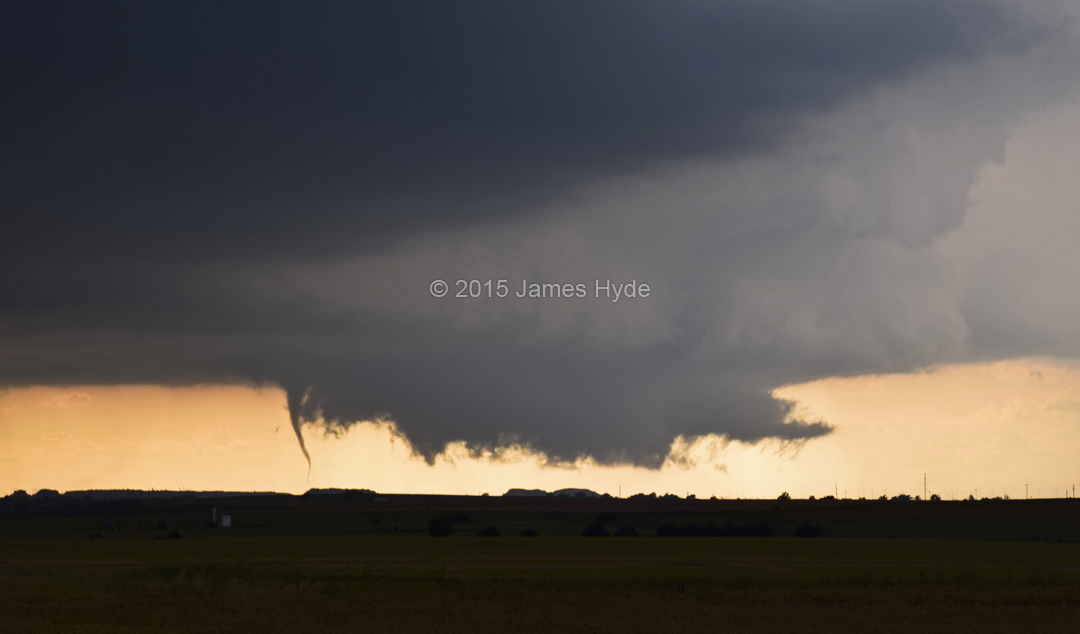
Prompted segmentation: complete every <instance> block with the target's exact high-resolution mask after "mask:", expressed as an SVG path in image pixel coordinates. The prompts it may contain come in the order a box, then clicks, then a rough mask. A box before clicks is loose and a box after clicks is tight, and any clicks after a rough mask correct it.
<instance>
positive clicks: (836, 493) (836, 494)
mask: <svg viewBox="0 0 1080 634" xmlns="http://www.w3.org/2000/svg"><path fill="white" fill-rule="evenodd" d="M832 486H833V497H834V498H838V497H840V485H839V484H836V483H833V485H832Z"/></svg>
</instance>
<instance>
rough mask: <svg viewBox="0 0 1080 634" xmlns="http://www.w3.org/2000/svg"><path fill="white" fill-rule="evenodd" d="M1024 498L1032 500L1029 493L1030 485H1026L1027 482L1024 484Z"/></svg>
mask: <svg viewBox="0 0 1080 634" xmlns="http://www.w3.org/2000/svg"><path fill="white" fill-rule="evenodd" d="M1024 499H1025V500H1030V499H1031V496H1030V495H1028V485H1026V484H1025V485H1024Z"/></svg>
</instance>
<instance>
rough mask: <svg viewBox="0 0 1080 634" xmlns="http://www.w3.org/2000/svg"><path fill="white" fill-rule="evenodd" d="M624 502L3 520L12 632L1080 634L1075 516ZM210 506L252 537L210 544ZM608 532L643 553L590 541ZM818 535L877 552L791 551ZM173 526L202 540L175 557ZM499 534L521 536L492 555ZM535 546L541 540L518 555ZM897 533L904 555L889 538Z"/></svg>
mask: <svg viewBox="0 0 1080 634" xmlns="http://www.w3.org/2000/svg"><path fill="white" fill-rule="evenodd" d="M624 502H626V501H622V500H554V501H552V500H533V501H524V502H522V501H510V500H506V501H503V500H500V499H498V498H492V499H482V498H442V499H437V498H423V497H421V496H411V497H408V498H406V497H404V496H403V497H402V498H400V499H396V500H395V499H388V500H386V501H380V502H373V501H371V500H364V501H359V502H358V501H344V500H334V499H327V500H322V501H312V500H299V499H296V498H284V497H283V498H282V499H279V500H275V501H267V500H258V501H256V500H249V501H243V500H230V501H227V502H225V501H198V502H196V503H192V502H191V501H180V502H175V503H169V504H153V503H144V504H140V505H131V504H128V505H124V504H119V503H116V504H109V505H108V506H109V510H110V518H111V521H112V522H113V523H114V524H117V525H119V526H120V527H121V529H120V530H113V531H104V530H103V529H102V525H103V524H102V514H103V510H104V509H103V506H87V507H83V508H68V509H66V510H64V509H55V510H43V511H22V512H14V513H11V512H8V513H2V514H0V617H2V622H3V624H4V626H3V628H0V629H2V630H3V631H4V632H55V631H72V632H105V631H109V632H117V631H119V632H128V631H129V632H196V631H198V632H226V631H229V632H232V631H266V632H309V631H310V632H339V631H340V632H345V631H348V632H357V631H360V632H432V631H434V632H507V631H510V632H518V631H524V632H531V631H535V632H549V631H559V632H654V631H686V632H697V631H701V632H705V631H708V632H788V631H806V632H837V631H858V632H911V631H921V632H922V631H925V632H1040V631H1044V632H1055V631H1068V630H1070V629H1072V628H1075V624H1076V623H1077V622H1080V621H1078V619H1080V540H1076V541H1075V542H1074V541H1073V540H1072V539H1071V538H1072V537H1073V536H1074V535H1076V533H1075V531H1076V522H1075V516H1074V515H1073V514H1074V513H1075V509H1078V508H1080V505H1077V504H1074V503H1073V501H1072V500H1059V501H1033V502H1027V503H1020V502H1015V501H1014V502H1008V503H1006V504H1007V506H1004V507H1003V506H1001V505H997V506H995V505H994V504H993V503H990V502H980V503H940V506H935V503H908V504H899V505H896V504H891V505H890V504H877V503H871V504H863V505H862V506H861V507H860V506H858V505H845V504H843V503H839V502H837V503H833V504H829V503H824V504H820V503H819V504H818V505H817V506H812V505H808V504H807V503H805V501H796V502H793V503H790V504H788V505H786V506H783V505H777V503H775V502H773V501H738V502H737V501H722V502H723V503H722V504H720V505H713V506H712V508H709V507H708V504H709V502H710V501H697V502H698V504H686V502H692V501H680V502H679V503H678V504H670V503H669V502H668V501H663V504H668V506H666V507H665V506H662V505H661V504H662V503H661V502H660V501H654V502H653V504H652V505H640V504H635V505H630V504H624ZM545 504H546V505H547V506H544V505H545ZM620 505H621V506H620ZM965 505H966V506H965ZM212 506H216V507H217V508H219V512H221V511H222V510H227V511H229V512H231V513H233V514H234V517H235V518H236V520H235V521H236V525H235V527H233V528H230V529H212V528H208V527H207V526H206V522H207V520H208V519H209V514H208V513H207V512H206V511H208V510H209V508H211V507H212ZM451 510H456V511H457V512H459V513H462V514H465V515H468V516H469V517H468V519H469V521H468V522H459V523H457V524H455V528H456V532H457V534H456V535H455V536H452V537H447V538H432V537H428V536H427V533H426V529H425V527H426V522H427V520H428V519H430V518H431V517H432V516H437V515H438V514H443V513H447V512H450V511H451ZM1021 510H1023V511H1024V512H1023V513H1022V514H1021V513H1020V511H1021ZM598 513H613V514H614V515H615V517H614V519H613V520H612V525H613V526H614V525H619V524H622V523H628V524H633V525H635V526H636V527H637V528H638V529H639V530H640V532H641V534H642V537H639V538H615V537H610V538H604V539H593V538H584V537H580V536H579V535H580V532H581V530H582V527H583V526H584V525H586V524H588V523H590V522H592V521H595V519H596V518H597V514H598ZM376 517H378V518H379V519H380V520H381V521H380V522H379V523H378V524H377V525H376V524H373V523H372V520H373V519H375V518H376ZM1018 518H1019V519H1018ZM609 519H610V518H609ZM763 520H764V521H768V522H770V524H772V525H773V526H774V527H775V528H776V532H777V535H778V536H777V537H775V538H694V537H672V538H658V537H655V536H653V533H654V532H655V528H656V527H657V526H659V525H660V524H662V523H665V522H676V523H681V522H686V521H695V522H698V523H700V524H706V523H716V524H722V523H742V524H746V523H752V522H758V521H763ZM804 521H816V522H819V523H820V524H821V525H823V526H824V529H825V530H824V534H825V535H827V536H828V535H830V534H831V535H837V534H843V533H844V532H849V533H862V534H864V535H870V536H865V537H848V536H836V537H825V538H819V539H799V538H794V537H790V534H791V530H792V529H793V527H794V526H795V525H797V524H798V523H799V522H804ZM162 524H164V525H166V526H168V527H169V529H170V530H171V529H172V528H176V529H178V530H179V531H180V532H181V533H182V534H183V538H182V539H161V536H162V534H163V533H164V530H160V526H161V525H162ZM488 524H491V525H495V526H498V527H500V529H501V530H502V531H503V535H504V537H500V538H482V537H477V536H475V530H476V529H477V528H478V527H483V526H485V525H488ZM394 526H397V528H398V530H397V532H394V530H393V527H394ZM524 527H531V528H534V529H535V530H537V531H538V532H539V533H540V534H541V535H542V536H541V537H539V538H526V537H519V536H518V534H517V532H518V529H519V528H524ZM980 527H981V528H980ZM935 530H937V531H940V532H943V533H945V536H946V537H948V535H949V534H950V533H951V532H954V531H955V532H961V533H966V534H967V535H969V536H971V535H974V536H976V537H978V538H968V539H950V538H941V536H940V535H937V536H935V535H934V533H935ZM1018 530H1019V531H1020V532H1019V533H1018V532H1017V531H1018ZM885 531H888V532H887V533H885V534H894V535H896V536H895V537H894V538H888V537H884V536H873V535H877V534H879V533H883V532H885ZM980 531H981V532H980ZM1010 531H1011V532H1012V534H1010ZM91 535H100V537H95V538H93V539H91ZM995 535H999V536H1001V539H997V540H995V539H993V537H994V536H995ZM1031 535H1042V536H1044V537H1046V538H1047V541H1045V542H1044V541H1041V538H1040V541H1037V542H1035V541H1030V536H1031ZM915 537H918V538H915ZM1059 540H1060V541H1059Z"/></svg>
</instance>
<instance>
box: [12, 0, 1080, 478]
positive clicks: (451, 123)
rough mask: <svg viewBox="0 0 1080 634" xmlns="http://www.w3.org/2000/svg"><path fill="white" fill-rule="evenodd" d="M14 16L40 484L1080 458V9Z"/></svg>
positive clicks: (246, 8)
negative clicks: (1079, 379)
mask: <svg viewBox="0 0 1080 634" xmlns="http://www.w3.org/2000/svg"><path fill="white" fill-rule="evenodd" d="M0 12H2V15H0V25H2V26H0V30H2V32H0V49H2V50H0V59H2V60H3V61H2V62H0V72H2V73H3V74H4V76H5V78H6V84H7V85H9V86H10V87H11V89H10V90H7V91H5V93H4V94H3V95H2V96H0V115H2V116H0V210H2V222H3V226H4V231H2V232H0V390H3V391H2V393H0V466H2V468H0V490H4V489H15V488H23V489H27V490H34V489H39V488H44V487H48V488H56V489H60V490H69V489H82V488H188V489H213V490H218V489H241V490H281V491H293V492H299V491H303V490H305V489H306V488H308V487H309V486H320V487H331V486H336V487H346V486H347V487H357V488H359V487H366V488H372V489H375V490H380V491H398V492H439V493H442V492H446V493H451V492H453V493H458V492H462V493H469V492H491V493H493V494H494V493H501V492H502V491H503V490H505V489H507V488H510V487H525V488H534V487H535V488H545V489H548V490H551V489H554V488H560V487H563V486H580V487H587V488H592V489H594V490H598V491H604V492H609V493H612V494H617V492H618V491H619V490H620V487H622V489H623V492H624V493H632V492H650V491H658V492H663V491H670V492H674V493H681V494H686V493H694V494H696V495H698V496H708V495H716V496H718V497H739V496H743V497H746V496H764V497H773V496H775V495H777V494H778V493H779V492H780V491H783V490H787V491H789V492H790V493H791V494H792V495H798V496H806V495H819V496H820V495H823V494H828V493H836V494H840V493H843V492H842V491H841V490H840V489H841V488H844V489H846V492H847V493H846V494H847V495H848V496H854V493H853V491H855V490H858V492H859V493H858V495H859V496H863V495H866V491H870V495H876V494H877V492H878V491H879V490H880V491H888V492H889V494H893V493H894V492H898V491H901V490H903V491H905V492H908V493H911V494H916V493H920V492H921V490H922V474H923V473H927V474H928V475H927V478H928V481H929V482H932V483H933V486H932V487H930V488H932V489H933V490H934V491H936V492H938V493H939V494H941V495H943V496H944V495H946V494H947V495H950V496H961V495H965V496H966V495H967V494H969V493H974V491H975V489H976V488H978V489H980V491H985V492H988V493H991V492H992V493H993V494H994V495H1005V494H1008V495H1011V496H1016V495H1019V491H1020V490H1021V489H1022V488H1023V485H1025V484H1027V485H1028V493H1027V494H1030V493H1031V491H1032V490H1034V491H1036V492H1037V494H1038V495H1040V496H1049V495H1058V494H1059V493H1057V492H1059V491H1060V492H1061V493H1060V494H1064V492H1065V491H1066V490H1067V488H1068V487H1071V486H1072V482H1073V481H1074V480H1078V479H1080V473H1077V472H1076V470H1075V467H1074V464H1075V463H1076V460H1075V456H1076V451H1077V449H1078V448H1080V444H1078V442H1077V439H1078V434H1080V418H1078V416H1080V413H1078V410H1077V409H1076V408H1075V403H1077V402H1080V395H1078V394H1077V393H1076V392H1077V389H1078V388H1076V386H1075V383H1076V381H1075V377H1074V376H1073V374H1072V373H1073V372H1074V371H1075V370H1076V368H1077V360H1078V357H1080V295H1078V293H1077V292H1076V286H1077V285H1076V282H1075V281H1074V271H1076V270H1080V267H1078V265H1080V255H1078V252H1077V250H1076V249H1075V248H1074V242H1075V239H1074V236H1076V235H1078V234H1080V210H1078V209H1077V207H1076V202H1075V201H1076V200H1077V199H1078V194H1080V191H1077V190H1078V189H1080V184H1078V183H1077V179H1075V178H1074V175H1075V174H1076V173H1077V169H1078V168H1080V150H1078V149H1077V148H1080V76H1078V72H1080V71H1078V70H1077V69H1080V63H1077V62H1080V48H1078V43H1080V42H1078V33H1077V21H1076V20H1077V18H1078V17H1080V16H1078V15H1077V14H1078V10H1077V9H1076V7H1075V5H1074V4H1073V3H1070V2H1065V1H1053V0H1047V1H1038V2H1006V1H993V0H978V1H975V0H971V1H954V0H949V1H944V2H942V1H933V2H930V1H924V0H892V1H890V0H882V1H880V2H873V3H867V2H862V1H859V0H807V1H805V2H799V3H790V2H772V1H769V0H764V1H760V0H759V1H755V2H749V1H731V2H719V1H714V2H707V1H704V0H674V1H669V2H659V1H639V2H629V1H607V0H605V1H595V0H589V1H586V2H581V1H573V2H571V1H556V2H550V1H549V2H521V3H509V4H508V3H489V2H456V3H446V2H434V1H423V2H419V1H418V2H413V1H405V2H397V3H389V4H379V5H356V4H354V3H335V2H328V3H320V4H319V5H317V6H310V7H309V6H300V5H294V4H289V3H281V2H259V3H249V2H214V3H209V2H207V3H200V2H191V3H183V4H159V5H154V6H144V5H139V4H131V3H122V2H104V3H96V4H93V5H87V4H85V3H76V2H69V3H65V2H53V3H13V4H9V5H6V6H5V7H4V8H3V9H0ZM459 280H460V281H459ZM500 281H502V282H503V285H500ZM440 282H442V283H445V286H440V284H439V283H440ZM531 285H535V286H531ZM646 287H647V290H646ZM627 289H630V292H627ZM443 290H445V291H446V294H445V295H443V294H442V292H443ZM530 290H531V291H532V292H531V293H530ZM309 464H310V471H309ZM931 477H932V478H934V479H932V480H931ZM928 486H929V485H928ZM981 495H983V494H982V493H980V496H981Z"/></svg>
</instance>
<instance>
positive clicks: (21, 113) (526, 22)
mask: <svg viewBox="0 0 1080 634" xmlns="http://www.w3.org/2000/svg"><path fill="white" fill-rule="evenodd" d="M4 12H5V15H4V18H3V20H2V22H3V24H4V25H5V26H4V27H3V28H4V33H3V37H2V38H0V41H2V44H0V46H3V53H2V57H3V59H4V60H5V61H4V65H5V68H4V71H5V72H4V75H5V77H6V81H5V84H6V86H7V87H6V89H5V95H4V97H3V107H2V115H3V116H2V121H3V123H2V124H0V125H2V126H3V127H2V131H0V135H2V137H0V138H2V139H3V145H2V155H0V165H2V167H3V169H2V171H0V174H2V175H0V179H2V181H0V187H2V189H3V191H4V199H5V200H4V202H5V208H6V215H7V216H8V222H9V223H10V224H9V225H8V226H9V227H11V228H12V229H15V231H7V232H5V236H6V238H5V239H4V240H3V246H4V247H5V250H7V251H8V252H11V250H15V251H18V252H21V253H25V252H28V251H30V250H40V249H50V248H51V249H52V252H53V253H52V255H54V256H55V255H58V254H59V255H63V251H64V250H66V249H68V248H71V247H72V246H73V245H72V242H76V241H75V240H73V237H74V236H76V235H78V236H79V237H80V238H85V237H88V234H89V236H92V237H93V238H94V239H95V240H98V241H102V242H104V243H107V244H108V246H109V248H110V249H114V248H118V249H121V250H122V251H123V253H124V254H125V255H129V254H130V255H140V256H144V257H147V258H148V259H159V258H162V257H166V258H183V257H206V256H211V255H212V256H215V257H219V256H221V255H222V254H233V253H236V252H238V251H243V252H254V253H259V254H266V253H272V254H273V255H274V256H275V257H280V256H281V255H282V254H283V253H300V254H304V255H310V254H311V253H312V252H313V251H319V252H324V251H325V250H326V249H335V250H339V249H354V248H356V245H357V244H358V243H364V242H365V241H367V242H370V241H371V240H372V239H373V238H372V236H373V234H378V233H381V232H385V231H388V230H397V231H398V232H409V231H414V230H423V229H429V228H435V227H445V226H453V225H455V224H457V223H459V222H461V221H463V220H469V219H475V218H478V217H485V216H491V215H496V214H510V213H521V212H523V211H526V210H527V209H528V208H529V207H531V206H535V204H536V203H537V202H539V201H541V200H543V199H544V198H545V197H547V196H551V195H555V194H556V193H557V192H558V191H559V189H560V188H562V187H565V186H567V185H570V184H572V183H576V182H581V181H583V180H586V181H587V180H589V179H591V178H595V177H596V176H598V175H601V174H605V173H613V172H620V171H626V170H632V169H638V168H641V167H643V166H647V165H649V164H651V163H655V162H656V161H659V160H668V159H673V158H674V159H678V158H681V157H686V156H688V155H699V154H710V155H715V154H733V153H738V152H746V151H755V150H760V149H763V148H767V147H769V146H770V145H772V144H774V143H775V142H776V141H777V140H778V138H780V137H782V135H783V134H784V132H785V131H787V130H789V129H790V128H791V126H792V124H793V121H794V118H795V117H796V116H797V115H799V114H801V113H803V112H806V111H810V110H816V109H821V108H827V107H829V106H831V105H834V104H837V103H839V102H841V101H842V100H843V99H845V98H847V97H849V96H850V95H852V94H854V93H859V92H861V91H866V90H867V89H869V88H870V87H872V86H873V85H875V84H876V83H878V82H881V81H883V80H887V79H889V78H893V77H896V76H898V75H902V74H904V73H910V72H912V71H914V70H917V69H918V68H920V67H922V66H924V65H926V64H932V63H940V62H943V61H949V60H956V59H964V58H969V57H973V56H979V55H984V54H987V53H995V52H1003V51H1005V52H1007V51H1009V50H1012V49H1017V48H1023V47H1026V46H1029V45H1030V43H1031V42H1032V41H1033V37H1034V35H1035V32H1034V31H1032V30H1031V29H1029V28H1024V27H1021V26H1017V24H1016V23H1015V22H1014V21H1013V20H1011V16H1010V14H1009V11H1008V10H1007V7H1006V6H1004V5H1003V4H1001V3H997V2H987V1H984V0H978V1H974V0H973V1H962V2H944V3H943V2H936V1H913V0H894V1H884V2H869V3H868V2H863V1H861V0H847V1H845V0H828V1H822V2H800V3H789V2H770V1H758V0H755V1H753V2H750V1H747V2H697V1H691V2H625V1H619V2H613V1H590V2H577V1H563V2H465V3H456V2H385V3H317V4H309V5H299V4H295V3H266V2H252V3H236V2H232V3H218V2H211V3H152V4H141V3H104V4H102V3H93V4H87V3H78V2H74V3H25V4H24V5H22V7H19V6H17V5H8V7H7V8H6V9H5V10H4ZM163 244H167V245H168V249H167V250H166V251H165V252H164V253H163V252H162V250H161V247H162V245H163ZM75 248H77V249H78V248H79V247H78V246H77V245H75Z"/></svg>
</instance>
